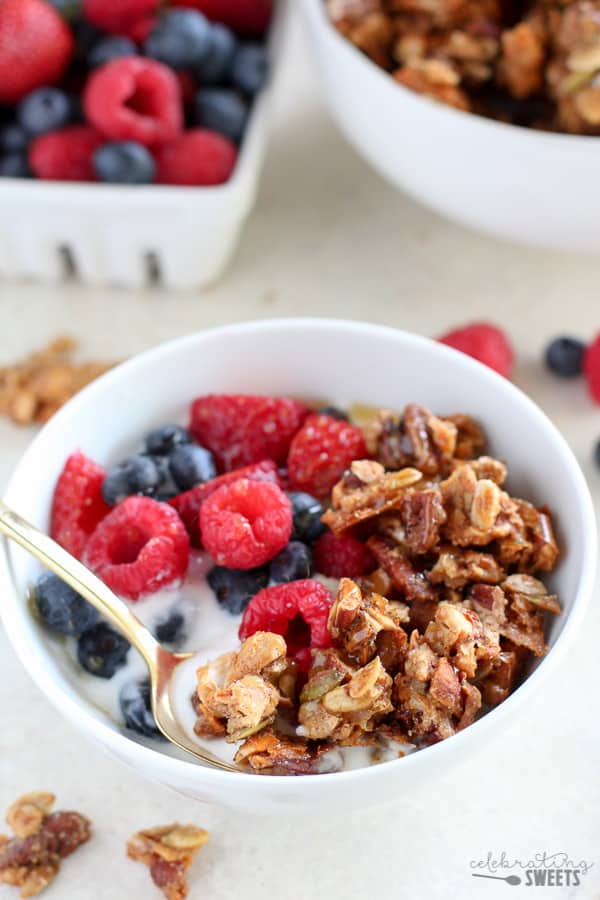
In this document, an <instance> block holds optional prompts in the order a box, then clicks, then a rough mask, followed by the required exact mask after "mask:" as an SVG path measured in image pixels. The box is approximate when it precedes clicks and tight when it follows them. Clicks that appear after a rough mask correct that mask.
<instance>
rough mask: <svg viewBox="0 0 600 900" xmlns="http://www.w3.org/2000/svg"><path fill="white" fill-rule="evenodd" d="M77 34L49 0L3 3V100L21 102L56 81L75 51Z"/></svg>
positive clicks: (0, 86) (7, 0)
mask: <svg viewBox="0 0 600 900" xmlns="http://www.w3.org/2000/svg"><path fill="white" fill-rule="evenodd" d="M73 43H74V42H73V36H72V34H71V31H70V29H69V28H68V26H67V24H66V23H65V22H64V20H63V19H62V17H61V16H60V15H59V14H58V13H57V11H56V10H55V9H54V8H53V7H52V6H51V5H50V4H49V3H46V2H45V0H2V2H1V3H0V103H18V101H19V100H21V99H22V98H23V97H24V96H25V95H26V94H28V93H30V91H33V90H34V89H35V88H38V87H42V86H47V85H51V84H56V82H57V81H59V79H60V78H61V76H62V75H63V73H64V71H65V70H66V68H67V66H68V64H69V61H70V59H71V56H72V53H73Z"/></svg>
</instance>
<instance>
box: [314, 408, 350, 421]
mask: <svg viewBox="0 0 600 900" xmlns="http://www.w3.org/2000/svg"><path fill="white" fill-rule="evenodd" d="M319 415H321V416H329V417H330V418H331V419H339V420H340V421H341V422H347V421H348V413H345V412H344V410H343V409H338V407H337V406H322V407H321V409H320V410H319Z"/></svg>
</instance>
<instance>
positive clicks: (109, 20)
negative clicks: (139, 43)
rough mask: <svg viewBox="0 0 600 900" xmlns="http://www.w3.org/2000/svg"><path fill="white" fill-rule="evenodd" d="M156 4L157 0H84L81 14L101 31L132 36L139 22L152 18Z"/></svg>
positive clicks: (157, 3) (138, 26) (148, 20)
mask: <svg viewBox="0 0 600 900" xmlns="http://www.w3.org/2000/svg"><path fill="white" fill-rule="evenodd" d="M158 5H159V0H84V3H83V14H84V16H85V18H86V19H87V20H88V22H91V23H92V25H95V26H96V28H99V29H100V30H101V31H107V32H108V33H109V34H119V35H124V36H125V37H132V38H134V34H136V33H137V30H138V29H139V28H140V23H148V22H150V21H151V20H152V18H153V16H154V14H155V13H156V11H157V8H158ZM136 39H137V38H134V40H136Z"/></svg>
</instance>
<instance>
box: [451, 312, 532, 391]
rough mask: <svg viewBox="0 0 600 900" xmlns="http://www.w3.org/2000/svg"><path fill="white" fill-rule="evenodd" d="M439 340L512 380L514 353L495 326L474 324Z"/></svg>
mask: <svg viewBox="0 0 600 900" xmlns="http://www.w3.org/2000/svg"><path fill="white" fill-rule="evenodd" d="M438 340H439V341H440V343H441V344H447V346H448V347H454V349H455V350H460V351H461V352H462V353H466V354H467V356H472V357H473V359H477V360H479V362H481V363H483V364H484V365H486V366H489V367H490V369H494V371H495V372H499V374H500V375H504V377H505V378H510V374H511V372H512V368H513V363H514V358H515V357H514V351H513V348H512V346H511V344H510V341H509V340H508V338H507V336H506V335H505V334H504V332H503V331H501V330H500V329H499V328H497V327H496V326H495V325H489V324H487V323H486V322H473V324H472V325H466V326H465V327H464V328H457V329H456V330H455V331H449V332H448V334H444V335H443V336H442V337H440V338H438Z"/></svg>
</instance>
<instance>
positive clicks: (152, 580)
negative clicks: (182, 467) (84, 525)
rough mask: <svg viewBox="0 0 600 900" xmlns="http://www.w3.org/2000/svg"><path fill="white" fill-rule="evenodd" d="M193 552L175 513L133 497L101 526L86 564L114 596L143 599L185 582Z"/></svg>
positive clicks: (86, 555) (86, 556) (151, 501)
mask: <svg viewBox="0 0 600 900" xmlns="http://www.w3.org/2000/svg"><path fill="white" fill-rule="evenodd" d="M189 553H190V541H189V538H188V536H187V532H186V530H185V528H184V526H183V522H182V521H181V519H180V518H179V516H178V515H177V513H176V512H175V510H174V509H171V507H170V506H167V505H166V504H165V503H157V501H156V500H151V499H150V498H149V497H128V498H127V499H126V500H123V502H122V503H119V505H118V506H116V507H115V508H114V509H113V510H112V512H110V513H109V515H108V516H106V518H105V519H103V521H102V522H101V523H100V524H99V525H98V527H97V528H96V530H95V531H94V533H93V534H92V536H91V538H90V539H89V541H88V544H87V547H86V551H85V561H86V563H87V565H88V566H89V567H90V568H91V569H93V570H94V572H96V573H97V574H98V575H99V576H100V578H102V580H103V581H104V582H105V583H106V584H107V585H108V587H109V588H111V590H113V591H115V593H117V594H119V595H120V596H121V597H126V598H127V599H128V600H139V598H140V597H141V596H142V595H146V594H153V593H154V592H155V591H158V590H159V589H160V588H162V587H165V586H166V585H169V584H172V583H173V582H177V581H180V580H181V579H182V578H183V577H184V576H185V573H186V571H187V567H188V561H189Z"/></svg>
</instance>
